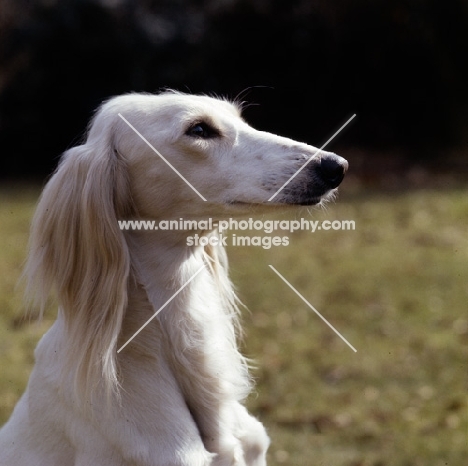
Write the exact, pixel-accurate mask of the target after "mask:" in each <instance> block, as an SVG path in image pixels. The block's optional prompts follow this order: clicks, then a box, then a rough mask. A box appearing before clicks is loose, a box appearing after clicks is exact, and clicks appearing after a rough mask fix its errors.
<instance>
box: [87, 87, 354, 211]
mask: <svg viewBox="0 0 468 466" xmlns="http://www.w3.org/2000/svg"><path fill="white" fill-rule="evenodd" d="M103 134H107V135H112V137H111V138H110V142H111V144H112V145H113V151H112V153H114V154H115V155H116V156H117V157H120V158H121V159H122V160H123V161H124V162H125V164H126V165H127V167H128V173H129V182H130V186H131V191H132V196H133V199H134V201H135V205H136V207H137V209H138V213H139V214H140V215H142V216H144V217H151V218H159V217H165V218H168V217H170V216H171V215H173V214H175V215H187V216H197V215H210V216H212V217H215V216H216V215H219V216H223V215H226V214H227V215H233V214H235V213H242V212H244V211H245V212H250V211H251V209H252V206H256V207H259V208H260V209H267V208H271V207H272V206H284V205H313V204H317V203H319V202H321V201H322V200H324V199H326V198H328V197H330V195H332V193H333V192H334V191H335V190H336V188H337V187H338V185H339V184H340V183H341V181H342V179H343V177H344V174H345V172H346V170H347V167H348V163H347V162H346V160H344V159H343V158H341V157H339V156H337V155H335V154H333V153H330V152H324V151H319V150H318V149H317V148H315V147H313V146H309V145H307V144H303V143H299V142H296V141H293V140H291V139H288V138H284V137H280V136H277V135H274V134H271V133H267V132H263V131H257V130H255V129H253V128H252V127H251V126H249V125H248V124H247V123H246V122H245V121H244V120H243V119H242V117H241V114H240V108H239V107H238V106H237V105H235V104H232V103H230V102H227V101H225V100H220V99H215V98H211V97H206V96H192V95H184V94H179V93H174V92H169V93H164V94H161V95H141V94H130V95H125V96H121V97H117V98H114V99H112V100H111V101H109V102H108V103H106V104H105V105H104V106H103V107H102V109H101V110H100V112H99V113H98V114H97V116H96V118H95V119H94V122H93V124H92V126H91V129H90V132H89V137H88V144H99V142H100V141H101V140H102V138H103Z"/></svg>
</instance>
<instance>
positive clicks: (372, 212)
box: [0, 0, 468, 466]
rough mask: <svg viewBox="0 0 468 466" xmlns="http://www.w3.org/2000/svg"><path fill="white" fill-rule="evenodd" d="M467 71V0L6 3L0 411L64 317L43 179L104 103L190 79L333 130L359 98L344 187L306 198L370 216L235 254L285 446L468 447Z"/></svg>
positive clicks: (262, 125)
mask: <svg viewBox="0 0 468 466" xmlns="http://www.w3.org/2000/svg"><path fill="white" fill-rule="evenodd" d="M467 83H468V3H467V2H466V1H465V0H333V1H327V0H158V1H151V0H134V1H132V0H60V1H59V0H0V148H1V149H0V150H1V156H0V251H1V252H0V423H2V422H4V421H5V420H6V419H7V418H8V416H9V414H10V413H11V410H12V409H13V407H14V405H15V403H16V402H17V400H18V398H19V396H20V395H21V393H22V392H23V390H24V387H25V384H26V382H27V378H28V375H29V373H30V370H31V367H32V364H33V362H34V359H33V350H34V347H35V345H36V343H37V341H38V339H39V338H40V336H41V335H42V334H43V333H44V331H46V330H47V328H48V326H49V325H50V324H51V322H52V321H53V319H54V318H55V312H56V311H55V310H54V306H53V305H52V306H51V308H50V310H49V311H48V313H46V317H45V319H44V320H43V321H42V322H40V323H32V324H31V323H29V322H28V321H26V320H25V319H24V318H23V317H22V316H23V312H24V306H23V304H22V301H21V289H18V288H17V287H16V284H17V282H18V277H19V275H20V273H21V269H22V265H23V262H24V258H25V255H26V251H27V238H28V230H29V224H30V219H31V216H32V213H33V211H34V205H35V202H36V200H37V197H38V195H39V192H40V188H41V185H42V184H43V183H44V180H45V179H46V177H47V176H48V175H50V173H51V172H52V171H53V170H54V168H55V167H56V165H57V162H58V158H59V156H60V154H61V153H62V152H63V151H64V150H66V149H67V148H69V147H71V146H73V145H75V144H77V143H78V142H79V141H80V140H81V138H82V136H83V134H84V131H85V128H86V125H87V123H88V121H89V119H90V117H91V116H92V114H93V111H94V110H95V109H96V107H97V106H99V104H100V103H101V102H102V101H103V100H105V99H107V98H109V97H111V96H113V95H117V94H121V93H126V92H130V91H144V92H158V91H160V90H162V89H165V88H173V89H177V90H180V91H184V92H191V93H207V94H215V95H222V96H227V97H229V98H236V97H237V98H238V99H239V100H241V101H245V102H246V103H247V104H249V105H247V106H246V109H245V111H244V116H245V118H246V120H247V121H248V122H249V123H250V124H251V125H252V126H254V127H255V128H257V129H262V130H266V131H270V132H274V133H278V134H281V135H283V136H288V137H291V138H294V139H297V140H300V141H304V142H307V143H309V144H312V145H315V146H318V147H320V146H321V145H322V144H323V143H324V142H325V141H326V140H327V139H328V138H329V137H330V136H331V135H332V134H333V133H334V132H335V130H336V129H337V128H338V127H339V126H341V124H343V123H344V122H345V121H346V120H347V119H348V118H349V117H350V116H351V115H352V114H354V113H356V114H357V118H356V119H355V120H354V121H353V122H352V123H351V124H350V125H349V126H348V127H347V128H346V129H345V130H344V131H343V132H342V133H341V134H340V135H339V136H338V137H337V138H336V139H335V140H334V141H333V142H332V143H330V145H329V146H327V150H330V151H334V152H337V153H339V154H340V155H342V156H343V157H345V158H347V159H348V160H349V161H350V170H349V172H348V175H347V177H346V178H345V180H344V182H343V184H342V187H341V188H340V198H339V200H338V202H337V204H336V205H329V206H328V208H327V210H326V211H313V212H311V213H310V214H311V215H312V217H313V218H314V219H317V220H324V219H329V220H334V219H339V220H354V221H355V222H356V230H355V231H353V232H350V231H329V232H323V231H322V232H321V233H315V234H311V233H308V232H297V233H295V234H294V235H290V246H288V247H282V248H280V247H277V248H271V249H270V250H264V249H262V248H254V247H250V248H235V247H230V248H229V251H228V253H229V256H230V259H231V264H232V275H233V280H234V282H235V283H236V285H237V286H238V289H239V294H240V296H241V299H242V300H243V301H244V303H245V304H246V305H247V307H248V308H249V309H250V313H249V312H246V313H245V315H244V326H245V328H246V339H245V343H244V352H245V353H246V354H247V355H248V356H250V357H252V358H253V359H255V360H256V361H257V365H258V369H257V370H256V371H254V375H255V378H256V381H257V391H256V393H254V394H253V395H252V397H251V398H250V399H249V401H248V403H249V408H250V410H251V411H252V412H253V413H254V414H255V415H256V416H258V417H259V418H260V419H261V420H262V422H264V424H265V425H266V427H267V429H268V431H269V432H270V435H271V437H272V446H271V449H270V453H269V465H273V466H275V465H281V464H288V465H300V466H302V465H305V466H309V465H310V466H315V465H319V464H324V465H327V466H335V465H336V466H341V465H344V466H439V465H440V466H444V465H450V466H462V465H464V464H465V462H466V458H467V456H468V403H467V397H466V394H467V390H468V376H467V374H468V308H467V302H468V280H467V275H468V273H467V266H466V264H467V262H468V235H467V223H468V187H467V186H468V185H467V181H468V177H467V175H468V137H467V134H468V133H467V130H468V86H467ZM299 215H302V216H309V213H308V212H303V213H301V214H299V213H298V214H297V216H299ZM267 264H273V265H274V266H275V267H276V268H277V269H278V270H279V272H281V273H282V274H283V275H284V276H285V277H286V278H287V279H288V280H289V281H290V282H291V283H292V284H293V285H294V286H295V287H296V288H297V289H298V290H299V292H301V293H302V294H303V295H304V296H305V297H306V299H308V300H309V301H310V302H311V303H312V304H313V305H314V306H316V307H317V308H318V309H319V311H321V312H322V313H323V314H324V315H325V316H326V318H327V319H328V320H330V321H331V323H332V324H333V325H334V326H335V327H336V328H337V329H338V330H339V331H340V332H341V333H343V334H344V336H345V337H346V338H347V339H349V341H350V342H351V343H352V344H353V345H354V346H355V347H356V348H357V349H358V352H357V353H356V354H354V353H353V352H352V351H350V350H349V348H348V347H346V345H344V344H343V342H342V341H341V340H339V339H338V338H337V337H336V336H335V335H334V334H333V333H331V332H330V330H329V329H328V328H327V327H325V326H324V325H323V323H322V322H321V321H320V320H318V318H317V317H316V316H314V315H313V314H311V313H310V312H309V310H308V309H307V308H306V307H304V303H302V302H301V301H300V300H298V298H297V296H295V295H294V294H291V293H290V290H288V289H287V288H286V287H285V285H284V284H282V283H281V282H280V281H279V279H278V277H276V276H275V275H274V274H273V273H272V272H271V270H270V269H269V268H268V266H267Z"/></svg>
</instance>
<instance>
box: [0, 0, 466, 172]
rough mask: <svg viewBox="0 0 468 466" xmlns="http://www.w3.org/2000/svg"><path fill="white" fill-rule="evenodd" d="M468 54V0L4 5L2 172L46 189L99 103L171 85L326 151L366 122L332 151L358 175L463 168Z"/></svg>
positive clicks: (0, 20)
mask: <svg viewBox="0 0 468 466" xmlns="http://www.w3.org/2000/svg"><path fill="white" fill-rule="evenodd" d="M467 45H468V2H466V1H464V0H332V1H327V0H250V1H247V0H218V1H215V0H171V1H169V0H159V1H151V0H139V1H130V0H60V1H58V0H36V1H26V0H0V151H1V155H0V177H1V178H4V179H5V178H10V179H11V178H31V177H34V178H38V179H42V178H43V177H45V176H46V175H47V174H49V173H50V172H51V171H52V170H53V169H54V167H55V166H56V163H57V159H58V157H59V155H60V153H61V152H63V151H64V150H65V149H67V148H68V147H70V146H72V145H74V144H76V143H78V142H79V141H80V138H81V137H82V135H83V132H84V130H85V127H86V124H87V122H88V120H89V118H90V116H91V115H92V112H93V110H94V109H95V108H96V107H97V106H98V105H99V104H100V103H101V101H102V100H104V99H106V98H108V97H110V96H112V95H116V94H121V93H125V92H129V91H146V92H157V91H159V90H161V89H163V88H165V87H170V88H174V89H178V90H181V91H187V92H192V93H200V92H203V93H209V94H212V93H214V94H218V95H223V96H228V97H230V98H234V97H236V96H237V95H238V94H239V95H240V97H241V100H244V101H246V102H249V103H252V104H257V105H251V106H248V108H247V109H246V110H245V117H246V119H247V121H248V122H249V123H250V124H252V126H254V127H256V128H258V129H263V130H267V131H271V132H276V133H279V134H281V135H284V136H289V137H292V138H295V139H298V140H302V141H305V142H308V143H310V144H313V145H315V146H321V145H322V144H323V143H324V142H325V141H326V140H327V139H328V138H329V137H330V136H331V135H332V134H333V133H334V131H335V130H336V129H337V128H338V127H339V126H341V124H342V123H344V122H345V121H346V120H347V119H348V118H349V117H350V116H351V115H352V114H353V113H357V115H358V117H357V118H356V119H355V121H353V123H351V125H350V126H349V127H348V128H347V129H345V130H344V131H343V133H342V134H341V135H340V136H339V137H338V138H337V140H336V141H334V142H333V143H332V144H331V145H330V147H329V150H333V151H337V152H338V151H340V154H342V155H344V156H345V157H347V158H349V159H350V160H351V161H353V159H354V160H355V161H358V162H359V163H357V164H354V167H355V170H357V171H359V167H361V168H360V170H361V171H362V170H364V169H363V167H369V166H370V167H372V170H374V171H376V172H382V173H386V172H388V171H389V170H393V171H398V170H408V169H410V168H411V167H414V166H419V167H425V169H427V170H432V171H452V172H458V173H460V172H462V171H464V170H466V169H467V157H466V155H467V147H468V144H467V143H468V138H467V126H468V125H467V121H468V119H467V117H468V86H467V84H468V50H467V49H468V47H467ZM351 167H353V164H352V165H351ZM364 171H365V170H364Z"/></svg>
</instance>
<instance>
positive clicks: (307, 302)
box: [269, 265, 357, 353]
mask: <svg viewBox="0 0 468 466" xmlns="http://www.w3.org/2000/svg"><path fill="white" fill-rule="evenodd" d="M269 267H270V269H272V270H273V272H275V273H276V275H278V277H280V278H281V280H283V281H284V283H286V285H288V286H289V288H291V290H293V291H294V293H296V294H297V296H299V298H301V299H302V301H304V302H305V303H306V304H307V306H309V307H310V308H311V309H312V310H313V311H314V312H315V313H316V314H317V315H318V316H319V317H320V318H321V319H322V320H323V321H324V322H325V323H326V324H327V325H328V326H329V327H330V328H331V329H332V330H333V331H334V332H335V333H336V334H337V335H338V336H339V337H340V338H341V339H342V340H343V341H344V342H345V343H346V344H347V345H348V346H349V347H350V348H351V349H352V350H353V351H354V352H355V353H357V349H356V348H355V347H354V346H353V345H352V344H351V343H349V341H348V340H346V338H345V337H344V336H343V335H341V333H340V332H338V330H336V328H335V327H333V325H332V324H330V322H328V320H327V319H325V317H323V316H322V314H320V312H319V311H317V309H315V307H314V306H312V304H310V303H309V301H307V299H305V298H304V296H302V295H301V294H300V293H299V291H297V290H296V288H294V287H293V286H292V285H291V283H289V282H288V281H287V280H286V278H284V277H283V275H281V274H280V273H279V272H278V271H277V270H276V269H275V268H274V267H273V266H272V265H269Z"/></svg>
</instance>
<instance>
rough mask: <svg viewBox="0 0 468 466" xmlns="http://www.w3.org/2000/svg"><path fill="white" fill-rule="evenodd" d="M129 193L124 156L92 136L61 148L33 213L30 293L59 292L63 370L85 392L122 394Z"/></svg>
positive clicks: (38, 296) (42, 298)
mask: <svg viewBox="0 0 468 466" xmlns="http://www.w3.org/2000/svg"><path fill="white" fill-rule="evenodd" d="M101 138H102V139H104V136H101ZM105 139H107V138H105ZM109 139H110V136H109ZM130 199H131V198H130V194H129V189H128V181H127V170H126V167H125V162H124V161H123V160H122V158H121V157H120V155H119V154H118V152H117V150H114V149H113V147H112V144H111V142H110V141H109V140H107V141H102V143H99V141H96V142H94V143H93V142H91V143H90V142H87V143H86V144H85V145H82V146H78V147H75V148H73V149H70V150H69V151H67V152H66V153H65V154H64V156H63V159H62V161H61V163H60V165H59V167H58V169H57V171H56V173H55V174H54V175H53V176H52V178H51V179H50V181H49V182H48V184H47V186H46V187H45V189H44V192H43V194H42V197H41V199H40V201H39V205H38V207H37V210H36V213H35V216H34V219H33V224H32V232H31V240H30V251H29V258H28V261H27V265H26V270H25V275H26V279H27V293H28V295H29V297H30V298H31V299H32V300H33V301H34V302H36V303H39V304H40V306H41V309H44V305H45V303H46V301H47V299H48V297H49V294H50V293H51V292H55V294H56V296H57V299H58V302H59V306H60V310H59V312H60V313H62V314H63V316H64V318H65V322H66V328H67V332H68V334H67V336H66V337H65V338H66V341H67V348H68V349H69V352H68V354H66V355H65V356H66V358H67V361H66V364H65V371H66V373H67V377H69V376H70V374H74V382H75V389H76V394H77V395H80V396H86V397H87V396H89V395H90V394H91V390H92V389H93V388H95V387H96V386H97V385H98V384H99V385H100V384H102V385H103V386H104V387H105V389H106V391H107V393H108V394H112V393H117V389H118V378H117V366H116V344H117V338H118V335H119V332H120V329H121V325H122V321H123V317H124V312H125V308H126V305H127V282H128V277H129V271H130V256H129V251H128V248H127V244H126V241H125V238H124V235H123V233H122V232H121V231H120V229H119V224H118V221H117V220H118V219H119V218H125V217H127V218H128V216H129V215H130V214H131V211H132V207H131V201H130Z"/></svg>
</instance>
